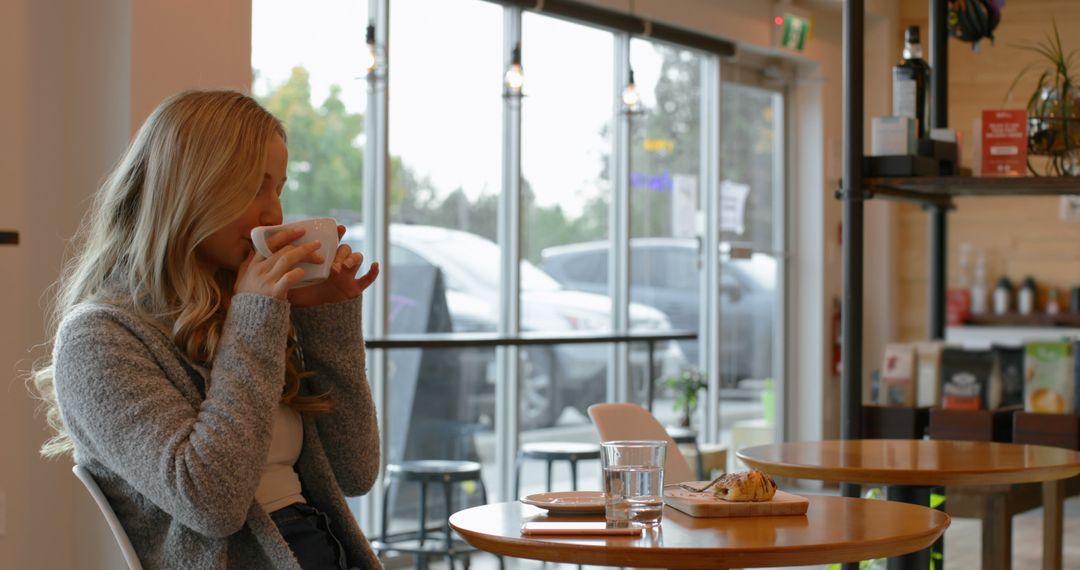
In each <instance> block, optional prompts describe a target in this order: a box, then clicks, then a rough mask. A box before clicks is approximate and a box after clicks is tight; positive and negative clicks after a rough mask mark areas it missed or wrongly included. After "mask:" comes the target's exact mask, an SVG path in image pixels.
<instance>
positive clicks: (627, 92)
mask: <svg viewBox="0 0 1080 570" xmlns="http://www.w3.org/2000/svg"><path fill="white" fill-rule="evenodd" d="M640 101H641V97H639V96H638V92H637V86H636V85H634V70H633V69H631V70H630V76H629V80H628V81H627V82H626V87H625V88H623V92H622V102H623V105H625V106H626V108H627V109H628V110H630V111H633V110H635V109H637V106H638V103H639V102H640Z"/></svg>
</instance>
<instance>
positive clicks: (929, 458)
mask: <svg viewBox="0 0 1080 570" xmlns="http://www.w3.org/2000/svg"><path fill="white" fill-rule="evenodd" d="M736 455H737V456H738V457H739V459H741V460H742V461H743V463H746V464H747V465H749V466H750V467H753V468H754V469H759V470H761V471H764V472H766V473H768V474H770V475H773V476H777V477H793V478H796V479H816V480H819V481H838V482H844V483H863V484H865V483H872V484H883V485H927V486H931V485H932V486H938V485H943V486H953V485H1003V484H1013V483H1037V482H1041V481H1053V480H1056V479H1068V478H1069V477H1072V476H1074V475H1077V474H1080V452H1076V451H1072V450H1069V449H1064V448H1060V447H1047V446H1042V445H1021V444H1016V443H990V442H984V441H948V440H925V439H851V440H833V441H797V442H788V443H777V444H770V445H759V446H756V447H747V448H744V449H740V450H739V451H737V452H736Z"/></svg>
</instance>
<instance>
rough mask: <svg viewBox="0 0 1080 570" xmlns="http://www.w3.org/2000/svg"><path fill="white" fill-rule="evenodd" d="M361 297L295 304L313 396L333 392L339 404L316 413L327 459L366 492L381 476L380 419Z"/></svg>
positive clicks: (352, 486) (350, 490)
mask: <svg viewBox="0 0 1080 570" xmlns="http://www.w3.org/2000/svg"><path fill="white" fill-rule="evenodd" d="M362 306H363V303H362V300H361V297H356V298H354V299H350V300H348V301H342V302H340V303H330V304H326V305H319V306H317V307H309V308H294V309H293V320H294V322H295V324H296V327H297V330H298V331H299V335H300V342H301V346H302V348H303V351H304V360H305V365H306V368H307V370H309V371H311V372H314V373H315V375H314V376H312V377H311V378H309V379H307V380H305V382H310V386H309V387H308V388H307V389H306V390H305V391H306V392H307V393H309V394H323V393H329V394H330V397H331V399H332V400H333V401H334V408H333V410H331V411H330V412H328V413H324V414H316V415H314V420H315V424H316V426H317V430H318V432H319V437H320V438H321V440H322V443H323V448H324V449H325V450H326V456H327V459H328V460H329V461H330V465H331V467H332V468H333V470H334V475H335V477H336V478H337V480H338V484H340V485H341V489H342V491H344V492H345V494H346V495H349V496H358V495H363V494H365V493H367V492H368V491H369V490H370V489H371V487H372V485H374V483H375V478H376V477H377V476H378V474H379V422H378V419H377V417H376V413H375V403H374V401H373V400H372V398H371V387H370V385H369V384H368V378H367V372H366V370H365V366H366V357H365V352H364V335H363V332H362V329H361V322H362V321H361V319H362Z"/></svg>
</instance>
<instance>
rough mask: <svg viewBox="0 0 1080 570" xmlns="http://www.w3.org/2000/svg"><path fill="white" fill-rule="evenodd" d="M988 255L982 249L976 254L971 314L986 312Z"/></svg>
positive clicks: (972, 280) (972, 281) (972, 282)
mask: <svg viewBox="0 0 1080 570" xmlns="http://www.w3.org/2000/svg"><path fill="white" fill-rule="evenodd" d="M986 312H987V311H986V257H985V256H983V253H982V252H981V251H980V252H979V253H978V254H977V255H976V256H975V272H974V276H973V277H972V279H971V314H973V315H984V314H986Z"/></svg>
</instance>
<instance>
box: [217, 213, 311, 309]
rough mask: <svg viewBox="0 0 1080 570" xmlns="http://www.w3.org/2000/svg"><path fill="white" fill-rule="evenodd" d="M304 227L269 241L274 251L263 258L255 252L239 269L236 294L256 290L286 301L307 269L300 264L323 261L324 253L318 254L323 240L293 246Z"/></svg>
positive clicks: (291, 230)
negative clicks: (299, 265)
mask: <svg viewBox="0 0 1080 570" xmlns="http://www.w3.org/2000/svg"><path fill="white" fill-rule="evenodd" d="M302 235H304V230H303V228H291V229H287V230H283V231H280V232H278V233H276V234H274V235H273V236H271V237H270V238H269V239H267V240H266V245H267V247H269V248H270V251H272V252H273V254H272V255H271V256H270V257H263V256H262V255H261V254H259V252H257V251H252V252H251V253H250V254H248V257H247V259H245V260H244V263H242V264H241V265H240V268H239V269H238V270H237V272H236V285H235V286H234V288H233V292H234V293H255V294H258V295H265V296H267V297H276V298H278V299H282V300H285V299H287V298H288V295H289V287H291V286H292V285H293V284H294V283H297V282H299V281H300V280H301V279H303V278H304V270H303V268H300V267H297V266H296V265H297V264H298V263H322V262H323V260H324V258H323V256H321V255H319V254H318V253H316V252H317V251H318V249H319V246H320V245H322V244H321V243H320V242H319V240H315V241H312V242H309V243H305V244H301V245H293V243H292V242H294V241H296V240H297V239H298V238H300V236H302Z"/></svg>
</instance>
